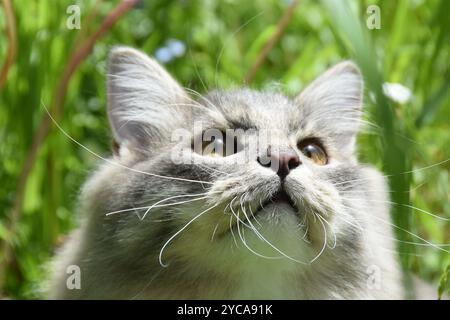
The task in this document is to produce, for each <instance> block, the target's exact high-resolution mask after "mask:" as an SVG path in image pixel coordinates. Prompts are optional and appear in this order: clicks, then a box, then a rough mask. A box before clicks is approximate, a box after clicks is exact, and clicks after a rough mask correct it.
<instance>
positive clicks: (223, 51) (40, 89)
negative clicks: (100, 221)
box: [0, 0, 450, 298]
mask: <svg viewBox="0 0 450 320" xmlns="http://www.w3.org/2000/svg"><path fill="white" fill-rule="evenodd" d="M289 3H290V1H287V0H285V1H279V0H270V1H267V0H256V1H238V0H227V1H220V2H219V1H209V0H197V1H187V0H185V1H167V0H155V1H142V2H141V3H140V5H139V6H138V7H137V8H134V9H133V10H131V11H130V12H128V13H127V14H126V15H125V16H124V17H122V18H121V19H120V20H119V22H118V23H117V24H115V25H114V26H113V27H112V28H111V29H110V30H109V31H108V33H107V34H106V36H105V37H104V38H102V39H101V40H100V41H98V42H97V43H96V45H95V47H94V50H93V52H92V53H91V54H90V55H89V57H88V58H87V59H86V60H85V61H84V62H83V63H82V64H81V65H80V67H79V68H78V69H77V70H76V72H75V74H74V76H73V77H72V79H71V82H70V85H69V88H68V91H67V95H66V97H65V102H64V111H63V114H62V116H61V118H60V120H59V122H60V124H61V126H62V127H63V128H64V129H65V130H66V131H67V132H68V133H69V134H70V135H71V136H73V137H74V138H75V139H76V140H78V141H79V142H81V143H82V144H84V145H86V146H87V147H89V148H90V149H92V150H94V151H95V152H97V153H99V154H102V155H109V154H110V139H111V136H110V133H109V128H108V124H107V118H106V114H105V105H106V95H105V59H106V56H107V53H108V50H109V49H110V48H111V46H114V45H117V44H126V45H129V46H133V47H135V48H139V49H141V50H143V51H145V52H147V53H148V54H150V55H154V54H155V53H156V52H157V50H158V49H161V48H163V47H165V46H166V45H167V43H168V41H170V40H171V39H176V40H179V41H182V43H184V45H185V47H186V52H185V53H184V55H182V56H181V57H172V59H170V61H168V62H167V63H166V67H167V69H168V70H169V71H170V72H171V73H172V74H173V75H174V76H175V77H176V78H177V79H178V80H179V81H180V82H181V83H182V84H183V85H184V86H186V87H190V88H192V89H195V90H197V91H200V92H204V91H206V90H207V89H209V88H215V87H224V88H229V87H231V86H237V85H241V84H242V83H243V79H244V77H245V75H246V73H247V72H248V70H249V69H250V68H251V66H252V64H253V63H254V61H255V59H256V58H257V56H258V55H259V54H260V52H261V50H262V48H263V47H264V45H265V44H266V43H267V41H268V39H269V38H270V37H271V36H272V35H273V34H274V32H275V30H276V25H277V23H278V21H279V19H280V17H281V16H282V15H283V13H284V12H285V10H286V9H287V7H288V5H289ZM72 4H77V5H79V6H80V8H81V30H77V29H74V30H69V29H68V28H67V27H66V20H67V18H68V16H69V14H67V13H66V9H67V7H68V6H69V5H72ZM371 4H377V5H378V6H379V8H380V10H381V11H380V13H381V28H380V29H374V30H369V29H368V28H367V27H366V20H367V19H368V17H369V15H370V14H368V13H367V11H366V10H367V7H368V6H369V5H371ZM115 5H117V2H116V1H98V2H97V1H92V0H86V1H69V0H64V1H56V0H45V1H37V0H27V1H14V3H13V8H14V13H15V16H16V20H17V21H16V22H17V33H18V54H17V57H16V60H15V63H14V65H13V66H12V68H11V70H10V73H9V77H8V81H7V83H6V85H5V86H4V87H3V88H2V90H1V93H0V142H1V143H0V159H1V166H0V181H1V184H0V240H5V239H6V238H7V236H6V235H7V231H8V230H7V226H8V225H9V224H8V221H9V218H10V214H11V208H12V206H13V203H14V199H15V195H16V188H17V181H18V177H19V175H20V173H21V171H22V168H23V164H24V162H25V159H26V156H27V152H28V150H29V149H30V145H31V142H32V140H33V136H34V134H35V131H36V128H37V127H38V126H39V122H40V121H41V118H42V116H43V115H44V113H45V110H44V108H43V105H46V106H47V105H49V104H50V101H51V99H52V96H53V95H54V91H55V90H56V87H57V85H58V83H59V82H60V81H61V75H62V72H63V70H64V68H65V67H66V65H67V62H68V59H69V57H70V55H71V54H72V53H73V52H74V50H76V49H77V40H79V39H80V38H83V37H86V36H89V35H90V34H92V33H93V32H94V31H95V30H96V28H98V26H99V24H100V22H101V20H102V19H103V18H104V17H105V16H106V15H107V14H108V13H109V12H110V11H111V10H112V9H113V8H114V6H115ZM2 9H3V8H2ZM448 12H450V2H449V1H445V0H442V1H436V0H434V1H422V0H414V1H408V0H399V1H388V0H380V1H368V0H366V1H358V2H356V1H347V2H345V1H322V2H317V1H308V0H304V1H302V2H301V4H300V6H299V7H298V8H297V10H296V11H295V15H294V17H293V19H292V21H291V22H290V24H289V26H288V28H287V30H286V31H285V33H284V34H283V36H282V38H281V39H280V41H279V42H278V43H277V45H276V46H275V47H274V49H273V50H272V51H271V52H270V54H269V56H268V59H267V60H266V61H265V63H264V65H263V66H262V68H261V69H260V70H259V71H258V73H257V76H256V78H255V81H254V82H253V83H252V87H255V88H277V89H280V90H282V91H284V92H286V93H287V94H290V95H293V94H295V93H297V92H299V91H300V90H301V89H302V88H303V87H304V86H305V85H306V84H308V83H309V82H310V81H311V80H313V79H314V78H315V77H316V76H317V75H318V74H320V73H321V72H322V71H324V70H325V69H326V68H327V67H328V66H330V65H332V64H334V63H336V62H338V61H341V60H343V59H348V58H350V59H354V60H355V61H356V62H357V63H358V64H359V65H360V67H361V69H362V71H363V73H364V76H365V79H366V83H367V94H366V99H365V105H366V118H367V119H366V120H368V121H370V122H372V123H374V124H375V125H376V126H374V127H372V128H373V130H370V131H369V132H368V133H366V134H363V135H362V136H361V137H360V140H359V146H360V149H359V150H360V159H361V161H363V162H367V163H372V164H374V165H376V166H377V167H379V168H380V169H382V170H384V172H385V173H387V174H388V175H390V176H389V179H390V183H391V198H392V200H393V201H395V202H398V203H399V204H394V205H393V210H392V216H393V221H394V223H395V224H396V225H398V226H399V227H401V228H404V229H407V230H409V231H410V232H411V233H414V234H417V235H419V236H421V237H422V238H424V239H427V240H428V241H431V242H433V243H439V244H445V243H450V226H449V223H448V222H446V221H443V220H439V219H436V218H434V217H432V216H430V215H428V214H426V213H424V212H423V211H420V210H417V209H412V207H410V205H411V206H414V207H418V208H420V209H421V210H424V211H427V212H432V213H434V214H436V215H439V216H441V217H445V218H450V193H449V186H450V177H449V168H450V162H445V163H442V164H440V165H437V166H433V167H431V168H428V169H423V170H420V169H421V168H424V167H428V166H430V165H434V164H436V163H439V162H441V161H443V160H446V159H449V158H450V148H449V147H450V130H449V119H450V95H449V89H450V79H449V69H450V67H449V61H448V59H449V56H450V41H449V40H450V39H449V38H450V33H448V30H450V25H449V24H450V20H449V19H448V17H447V15H448ZM0 26H1V28H3V29H4V28H5V14H4V11H3V10H0ZM7 47H8V38H7V37H6V34H5V33H2V34H0V57H1V59H0V62H2V61H4V57H5V55H6V51H7ZM383 82H391V83H400V84H402V85H404V86H406V87H407V88H409V89H410V90H411V91H412V98H411V100H410V101H409V102H407V103H402V104H400V103H396V102H394V101H391V100H389V99H388V98H387V97H386V96H385V95H384V94H383V91H382V87H381V86H382V83H383ZM98 163H99V160H98V159H96V158H95V157H93V156H92V155H91V154H89V153H87V152H86V151H85V150H83V149H81V148H80V147H78V146H77V145H76V144H74V143H72V142H71V141H69V140H68V139H67V138H66V137H65V136H64V135H62V134H61V132H59V131H58V130H57V129H56V130H55V129H53V130H52V132H51V134H50V135H49V137H48V138H47V139H46V140H45V143H44V144H43V146H42V147H41V148H40V150H39V154H38V158H37V161H36V162H35V164H34V168H33V171H32V173H31V175H30V178H29V180H28V183H27V185H26V192H25V199H24V203H23V210H22V212H21V216H20V220H19V221H18V225H17V229H16V230H15V234H14V235H13V236H14V237H13V238H12V245H13V248H14V250H13V252H14V257H13V263H11V264H10V265H8V268H7V270H6V282H5V283H4V287H3V288H0V291H3V292H4V293H5V294H6V295H7V296H9V297H13V298H38V297H40V295H39V291H38V290H37V288H38V284H39V281H40V280H41V279H42V278H43V277H44V276H45V274H46V268H45V263H46V262H48V261H49V259H50V258H51V256H52V254H53V252H54V249H55V247H56V246H57V245H58V244H60V243H61V242H62V241H63V239H64V235H66V234H68V233H69V232H70V231H71V230H72V229H73V228H75V227H76V225H77V221H78V220H77V219H78V215H77V212H76V199H77V194H78V190H79V188H80V186H81V184H82V183H83V181H84V180H85V178H86V176H87V175H88V174H89V172H90V171H91V170H93V169H95V167H96V165H97V164H98ZM410 171H413V172H410ZM396 237H397V238H398V239H399V240H400V241H399V242H398V244H399V247H398V251H399V254H400V257H401V258H402V263H403V266H404V267H405V268H406V269H408V270H411V271H412V272H414V273H416V274H419V275H421V276H422V277H423V278H425V279H428V280H432V281H434V282H437V281H438V279H439V278H440V277H441V275H442V273H443V271H444V269H445V268H446V266H447V265H448V264H449V262H450V258H449V254H448V253H446V252H444V251H442V250H438V249H436V248H433V247H430V246H429V245H423V244H424V243H423V242H422V241H420V240H419V239H418V238H415V237H414V236H411V235H410V234H408V233H407V232H404V231H402V230H400V229H397V234H396ZM401 241H406V242H401ZM411 241H413V242H418V243H422V245H412V244H409V243H407V242H411ZM443 248H445V249H450V247H448V246H447V247H443ZM436 288H437V286H436ZM436 290H437V289H436Z"/></svg>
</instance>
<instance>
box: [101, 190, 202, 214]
mask: <svg viewBox="0 0 450 320" xmlns="http://www.w3.org/2000/svg"><path fill="white" fill-rule="evenodd" d="M199 195H205V194H195V195H190V194H188V195H186V194H185V195H178V196H174V197H169V198H166V199H163V200H171V199H174V198H184V197H195V196H199ZM207 198H208V197H207V196H205V197H200V198H196V199H190V200H185V201H179V202H173V203H167V204H163V205H157V204H158V203H161V202H163V200H160V201H158V202H156V203H155V204H152V205H150V206H143V207H132V208H128V209H122V210H116V211H111V212H108V213H106V214H105V215H106V216H110V215H113V214H117V213H122V212H129V211H135V210H143V209H149V208H161V207H168V206H174V205H179V204H183V203H188V202H193V201H198V200H201V199H207Z"/></svg>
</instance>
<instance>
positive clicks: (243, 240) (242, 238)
mask: <svg viewBox="0 0 450 320" xmlns="http://www.w3.org/2000/svg"><path fill="white" fill-rule="evenodd" d="M238 212H239V211H238ZM237 229H238V232H239V236H240V238H241V241H242V243H243V244H244V246H245V247H246V248H247V249H248V250H249V251H250V252H251V253H253V254H254V255H256V256H258V257H261V258H264V259H271V260H273V259H280V258H281V257H269V256H266V255H263V254H260V253H258V252H256V251H255V250H253V249H252V248H250V246H249V245H248V244H247V241H245V233H244V232H245V228H242V233H241V232H240V229H239V221H238V223H237ZM250 230H253V229H252V228H250Z"/></svg>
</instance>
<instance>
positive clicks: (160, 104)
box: [107, 47, 189, 152]
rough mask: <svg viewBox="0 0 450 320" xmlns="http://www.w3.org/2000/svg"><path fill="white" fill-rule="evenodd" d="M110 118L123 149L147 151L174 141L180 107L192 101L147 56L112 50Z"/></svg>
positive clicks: (109, 92)
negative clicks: (171, 133)
mask: <svg viewBox="0 0 450 320" xmlns="http://www.w3.org/2000/svg"><path fill="white" fill-rule="evenodd" d="M107 87H108V117H109V120H110V124H111V128H112V131H113V135H114V140H115V142H116V143H117V145H118V146H119V148H122V146H124V145H126V147H127V149H130V150H131V151H137V152H145V150H148V148H149V147H150V145H151V144H152V143H155V142H162V140H163V139H164V138H165V137H169V138H170V132H171V131H172V130H173V129H174V126H176V125H177V123H182V121H183V120H184V119H183V115H182V114H181V113H182V112H180V111H179V110H176V106H177V105H179V104H183V103H186V101H188V100H189V98H188V95H187V94H186V92H185V91H184V89H183V88H182V87H181V86H180V85H179V84H178V83H177V82H176V81H175V80H174V79H173V78H172V77H171V76H170V75H169V74H168V73H167V71H165V70H164V68H163V67H162V66H160V65H159V64H158V63H157V62H156V61H155V60H153V59H151V58H150V57H148V56H147V55H146V54H144V53H142V52H140V51H138V50H135V49H132V48H128V47H116V48H114V49H112V50H111V53H110V55H109V61H108V76H107Z"/></svg>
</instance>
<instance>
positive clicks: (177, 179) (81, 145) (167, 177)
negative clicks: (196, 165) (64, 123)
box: [44, 105, 213, 184]
mask: <svg viewBox="0 0 450 320" xmlns="http://www.w3.org/2000/svg"><path fill="white" fill-rule="evenodd" d="M44 109H45V111H46V112H47V114H48V116H49V117H50V119H51V120H52V122H53V123H54V124H55V126H56V127H57V128H58V129H59V130H60V131H61V132H62V133H63V134H64V135H65V136H66V137H67V138H68V139H70V140H71V141H72V142H74V143H75V144H77V145H78V146H80V147H81V148H83V149H84V150H86V151H87V152H89V153H90V154H92V155H93V156H95V157H97V158H98V159H101V160H103V161H105V162H107V163H109V164H111V165H114V166H117V167H121V168H124V169H126V170H129V171H132V172H134V173H140V174H144V175H148V176H152V177H155V178H161V179H168V180H174V181H183V182H192V183H205V184H213V183H212V182H209V181H199V180H191V179H185V178H179V177H169V176H163V175H159V174H156V173H150V172H146V171H141V170H137V169H134V168H130V167H128V166H125V165H123V164H121V163H118V162H115V161H112V160H110V159H107V158H105V157H102V156H101V155H99V154H98V153H96V152H95V151H93V150H91V149H90V148H88V147H86V146H85V145H84V144H82V143H80V142H78V141H77V140H76V139H75V138H73V137H72V136H71V135H69V134H68V133H67V132H66V131H64V129H63V128H62V127H61V126H60V125H59V124H58V122H57V121H56V120H55V119H54V118H53V116H52V115H51V114H50V112H49V111H48V109H47V107H46V106H45V105H44Z"/></svg>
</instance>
